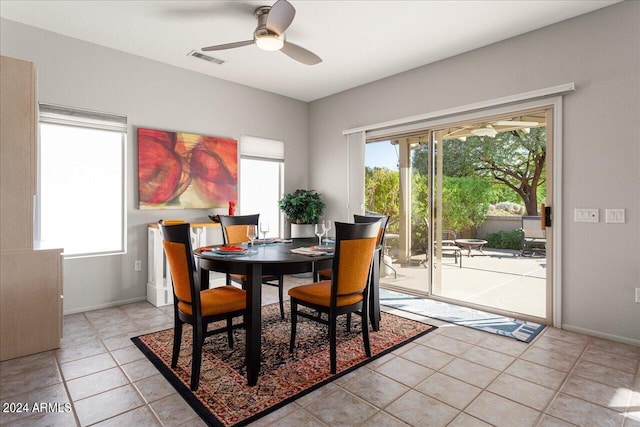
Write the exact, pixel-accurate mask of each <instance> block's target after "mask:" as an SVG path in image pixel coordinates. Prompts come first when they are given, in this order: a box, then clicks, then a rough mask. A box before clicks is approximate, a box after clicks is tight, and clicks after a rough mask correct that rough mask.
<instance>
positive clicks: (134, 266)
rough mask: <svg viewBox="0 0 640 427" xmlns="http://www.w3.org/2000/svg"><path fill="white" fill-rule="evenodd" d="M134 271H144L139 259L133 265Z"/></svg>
mask: <svg viewBox="0 0 640 427" xmlns="http://www.w3.org/2000/svg"><path fill="white" fill-rule="evenodd" d="M133 270H134V271H142V261H140V260H139V259H138V260H136V261H135V262H134V263H133Z"/></svg>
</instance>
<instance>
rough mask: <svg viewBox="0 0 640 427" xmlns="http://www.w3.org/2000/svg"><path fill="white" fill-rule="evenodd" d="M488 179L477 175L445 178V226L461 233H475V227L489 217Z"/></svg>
mask: <svg viewBox="0 0 640 427" xmlns="http://www.w3.org/2000/svg"><path fill="white" fill-rule="evenodd" d="M490 187H491V184H490V182H489V181H488V180H486V179H483V178H476V177H447V176H445V177H444V179H443V191H442V210H443V211H444V213H445V215H444V218H443V228H444V229H446V230H455V231H456V232H457V233H458V234H459V235H471V236H473V235H475V229H476V228H477V227H478V226H479V225H480V224H482V223H483V222H484V221H485V219H487V210H488V209H489V189H490Z"/></svg>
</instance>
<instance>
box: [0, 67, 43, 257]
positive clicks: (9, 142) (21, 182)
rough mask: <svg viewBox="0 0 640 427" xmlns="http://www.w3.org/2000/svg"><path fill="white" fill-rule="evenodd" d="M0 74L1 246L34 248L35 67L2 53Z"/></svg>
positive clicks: (5, 247) (2, 247)
mask: <svg viewBox="0 0 640 427" xmlns="http://www.w3.org/2000/svg"><path fill="white" fill-rule="evenodd" d="M0 75H1V76H2V78H0V85H1V86H0V112H1V114H0V164H1V167H0V188H1V190H2V191H0V234H1V235H2V239H1V240H0V248H1V250H3V251H4V250H15V249H33V196H34V194H35V183H36V171H35V164H36V159H35V153H36V145H35V144H36V138H35V135H36V105H35V102H36V101H35V99H36V98H35V69H34V67H33V64H32V63H31V62H25V61H20V60H18V59H13V58H9V57H6V56H2V57H0Z"/></svg>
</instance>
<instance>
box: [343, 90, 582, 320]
mask: <svg viewBox="0 0 640 427" xmlns="http://www.w3.org/2000/svg"><path fill="white" fill-rule="evenodd" d="M554 90H555V92H554ZM572 90H573V84H568V85H562V86H558V87H554V88H549V89H547V90H544V91H548V92H550V93H552V94H555V95H556V96H546V97H544V96H542V97H539V99H532V100H528V101H527V100H526V98H524V99H523V100H520V101H519V100H518V98H521V97H522V96H526V94H521V95H517V96H514V97H509V98H502V99H498V100H494V101H487V102H485V103H480V104H472V105H470V106H467V107H466V108H468V109H467V110H466V111H465V107H459V108H456V109H453V110H445V111H442V112H440V113H438V112H435V113H430V114H427V115H423V116H414V117H409V118H407V119H405V120H406V121H404V122H403V121H402V119H400V120H395V121H393V122H385V123H380V124H378V125H370V126H367V127H361V128H358V129H352V130H347V131H344V134H345V135H349V134H351V133H356V132H363V131H364V132H366V138H365V139H366V141H380V140H383V139H397V138H398V137H405V136H408V135H417V134H421V135H426V134H432V133H433V131H435V130H437V129H442V128H445V127H452V125H455V124H456V123H467V122H473V121H480V120H483V119H486V118H487V117H494V116H508V115H512V114H513V113H514V112H518V111H528V110H543V109H546V110H548V111H549V114H547V129H551V132H547V141H548V144H549V142H550V145H551V150H550V153H551V165H550V166H551V167H550V168H549V163H547V174H548V175H550V176H551V177H552V186H551V195H550V196H549V195H547V199H548V200H550V201H551V203H552V204H551V206H552V208H553V226H552V227H551V229H550V231H551V232H550V233H549V230H548V235H549V234H550V235H551V236H550V237H551V238H550V239H548V240H549V242H548V244H549V245H552V250H551V253H552V255H551V258H550V259H549V260H550V263H551V265H552V268H551V272H550V274H549V277H547V292H551V298H549V297H547V310H546V312H547V316H546V317H547V322H548V323H550V324H552V325H553V326H555V327H561V325H562V262H561V261H562V259H561V254H562V239H561V236H562V203H561V201H562V96H561V95H560V94H561V93H565V92H570V91H572ZM532 93H533V92H532ZM536 93H540V92H536ZM506 99H511V102H505V103H504V104H501V103H500V101H501V100H506ZM478 105H485V107H484V108H478ZM419 117H424V119H423V120H419ZM430 138H431V137H430ZM432 160H433V159H432ZM356 166H358V167H359V168H360V170H364V164H362V165H353V164H350V168H355V167H356ZM431 169H432V167H431ZM430 172H431V173H433V170H431V171H430ZM430 191H432V190H430ZM431 199H432V200H433V197H431ZM431 203H433V202H431ZM430 233H431V234H432V233H433V230H431V231H430ZM431 237H433V236H431ZM430 246H431V245H429V247H428V250H429V251H430V252H431V249H432V248H431V247H430ZM430 255H432V254H430ZM429 260H430V264H431V263H432V262H433V261H432V260H433V257H432V256H429ZM429 267H430V269H431V268H432V266H431V265H430V266H429ZM430 281H432V279H431V280H430ZM430 286H431V283H430V284H429V292H430V290H431V288H430ZM432 296H433V295H432Z"/></svg>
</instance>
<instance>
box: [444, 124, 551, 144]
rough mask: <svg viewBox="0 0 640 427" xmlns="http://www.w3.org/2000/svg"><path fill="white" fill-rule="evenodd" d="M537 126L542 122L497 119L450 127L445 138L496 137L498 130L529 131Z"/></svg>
mask: <svg viewBox="0 0 640 427" xmlns="http://www.w3.org/2000/svg"><path fill="white" fill-rule="evenodd" d="M536 126H540V122H537V121H525V120H497V121H494V122H488V123H484V124H478V125H471V126H462V127H458V128H453V129H449V132H447V134H445V135H444V138H458V139H461V140H464V138H466V137H468V136H488V137H490V138H495V136H496V135H497V134H498V132H507V131H510V130H515V129H522V130H524V131H525V132H527V133H528V130H529V128H531V127H536Z"/></svg>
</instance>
